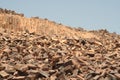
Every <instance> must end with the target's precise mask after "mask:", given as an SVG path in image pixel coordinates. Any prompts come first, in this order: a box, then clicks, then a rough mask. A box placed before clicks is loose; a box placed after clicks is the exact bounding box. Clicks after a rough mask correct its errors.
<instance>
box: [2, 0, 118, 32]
mask: <svg viewBox="0 0 120 80" xmlns="http://www.w3.org/2000/svg"><path fill="white" fill-rule="evenodd" d="M0 8H6V9H11V10H15V11H16V12H19V13H24V14H25V16H26V17H31V16H39V17H40V18H48V19H49V20H52V21H55V22H57V23H62V24H64V25H68V26H71V27H82V28H85V29H88V30H95V29H107V30H108V31H111V32H116V33H119V34H120V30H119V28H120V0H0Z"/></svg>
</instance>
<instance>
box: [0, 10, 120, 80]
mask: <svg viewBox="0 0 120 80" xmlns="http://www.w3.org/2000/svg"><path fill="white" fill-rule="evenodd" d="M0 80H120V35H117V34H116V33H109V32H108V31H107V30H98V31H86V30H83V29H75V28H71V27H67V26H64V25H59V24H57V23H55V22H52V21H49V20H47V19H45V20H44V19H40V18H38V17H32V18H25V17H23V16H21V15H19V14H17V13H15V12H13V11H10V10H6V9H5V10H3V9H1V10H0Z"/></svg>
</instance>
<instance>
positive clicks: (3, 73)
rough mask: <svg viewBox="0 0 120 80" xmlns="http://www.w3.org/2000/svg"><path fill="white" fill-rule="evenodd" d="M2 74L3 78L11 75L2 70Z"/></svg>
mask: <svg viewBox="0 0 120 80" xmlns="http://www.w3.org/2000/svg"><path fill="white" fill-rule="evenodd" d="M0 75H1V76H2V77H3V78H6V77H8V76H9V74H8V73H6V72H5V71H0Z"/></svg>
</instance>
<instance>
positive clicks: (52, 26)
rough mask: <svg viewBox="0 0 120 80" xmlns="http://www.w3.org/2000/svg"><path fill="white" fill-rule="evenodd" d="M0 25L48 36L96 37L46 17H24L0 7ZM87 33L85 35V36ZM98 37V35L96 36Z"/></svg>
mask: <svg viewBox="0 0 120 80" xmlns="http://www.w3.org/2000/svg"><path fill="white" fill-rule="evenodd" d="M0 27H3V28H6V29H9V30H15V31H25V30H28V31H29V32H35V33H38V34H45V35H49V36H51V35H52V36H53V35H55V36H60V37H61V36H63V34H64V37H70V38H77V37H78V38H79V37H84V38H91V37H93V38H94V37H96V36H95V35H94V34H92V33H90V32H89V33H87V32H86V31H82V32H80V31H78V30H75V29H73V28H70V27H68V26H64V25H62V24H58V23H55V22H53V21H49V20H47V19H41V18H39V17H31V18H26V17H24V16H23V14H18V13H16V12H15V11H11V10H6V9H4V10H3V9H0ZM86 34H87V36H86ZM96 38H98V37H96Z"/></svg>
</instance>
